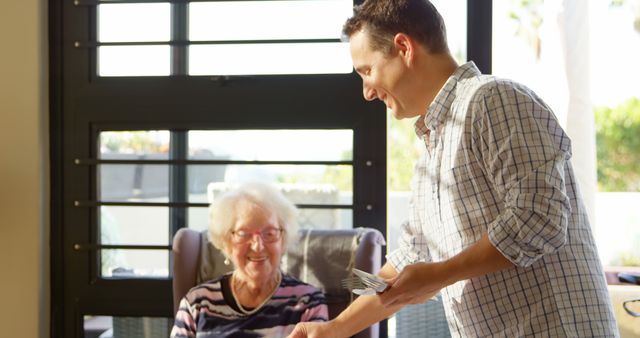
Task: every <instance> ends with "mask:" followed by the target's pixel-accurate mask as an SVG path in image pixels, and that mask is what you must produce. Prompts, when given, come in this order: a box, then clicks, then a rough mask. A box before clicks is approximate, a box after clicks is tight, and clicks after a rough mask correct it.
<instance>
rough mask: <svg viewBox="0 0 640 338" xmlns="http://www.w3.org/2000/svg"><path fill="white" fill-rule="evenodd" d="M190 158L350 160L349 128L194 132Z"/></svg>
mask: <svg viewBox="0 0 640 338" xmlns="http://www.w3.org/2000/svg"><path fill="white" fill-rule="evenodd" d="M189 158H190V159H204V160H213V159H225V160H228V159H232V160H244V161H349V160H351V159H353V131H352V130H350V129H325V130H322V129H315V130H311V129H298V130H294V129H275V130H259V129H257V130H191V131H189Z"/></svg>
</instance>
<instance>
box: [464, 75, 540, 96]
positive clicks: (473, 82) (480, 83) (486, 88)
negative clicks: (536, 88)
mask: <svg viewBox="0 0 640 338" xmlns="http://www.w3.org/2000/svg"><path fill="white" fill-rule="evenodd" d="M516 88H526V87H525V86H523V85H522V84H520V83H518V82H516V81H513V80H511V79H506V78H502V77H498V76H495V75H484V74H483V75H479V76H476V77H473V78H469V79H465V80H464V81H461V83H460V85H459V89H460V90H462V91H463V92H464V93H465V94H466V96H468V97H486V96H488V95H496V94H500V93H502V92H508V91H512V90H513V89H516ZM527 90H528V89H527Z"/></svg>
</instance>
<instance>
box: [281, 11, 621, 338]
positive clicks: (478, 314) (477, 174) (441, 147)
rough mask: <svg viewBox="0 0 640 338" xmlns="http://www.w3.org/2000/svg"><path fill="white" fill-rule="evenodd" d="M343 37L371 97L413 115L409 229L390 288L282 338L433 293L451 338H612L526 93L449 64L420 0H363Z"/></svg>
mask: <svg viewBox="0 0 640 338" xmlns="http://www.w3.org/2000/svg"><path fill="white" fill-rule="evenodd" d="M344 33H345V35H346V36H348V37H349V40H350V45H351V56H352V59H353V64H354V67H355V69H356V71H357V72H358V74H360V76H361V77H362V80H363V95H364V97H365V99H367V100H374V99H378V100H381V101H383V102H384V103H385V104H386V105H387V107H388V108H389V110H391V111H392V112H393V115H394V116H395V117H396V118H398V119H402V118H411V117H419V118H418V119H417V121H416V125H415V127H416V133H417V135H418V137H420V138H421V139H422V140H423V141H424V144H425V151H424V155H423V157H422V158H421V159H420V160H419V161H418V163H417V164H416V166H415V173H414V179H413V182H412V200H411V214H410V219H409V220H408V222H406V223H405V224H404V225H403V228H402V235H401V240H400V241H401V243H400V248H399V249H398V250H396V251H394V252H392V253H391V254H389V256H388V262H387V264H385V265H384V266H383V268H382V270H381V271H380V276H382V277H383V278H385V279H386V280H387V281H388V283H389V284H390V285H391V287H390V288H389V289H388V290H387V291H385V292H384V293H382V294H379V295H376V296H362V297H359V298H358V299H357V300H356V301H355V302H354V303H353V304H351V306H349V307H348V308H347V309H346V310H345V311H344V312H343V313H342V314H340V315H339V316H338V317H337V318H336V319H334V320H332V321H330V322H328V323H324V324H316V323H303V324H298V325H297V327H296V330H294V332H293V333H292V335H291V336H290V337H295V338H298V337H348V336H351V335H353V334H355V333H357V332H358V331H360V330H362V329H364V328H366V327H367V326H369V325H371V324H373V323H375V322H376V321H379V320H382V319H384V318H387V317H388V316H390V315H391V314H393V313H395V312H396V311H398V310H399V309H400V308H402V307H403V306H404V305H407V304H414V303H421V302H424V301H426V300H428V299H429V298H431V297H433V296H434V295H435V294H437V293H438V292H442V295H443V303H444V307H445V311H446V315H447V319H448V322H449V328H450V330H451V334H452V336H454V337H490V336H497V337H534V336H535V337H615V336H618V332H617V329H616V323H615V318H614V316H613V312H612V310H611V302H610V299H609V295H608V292H607V287H606V283H605V279H604V274H603V271H602V267H601V263H600V261H599V258H598V254H597V250H596V247H595V243H594V240H593V236H592V233H591V229H590V225H589V221H588V219H587V214H586V212H585V209H584V205H583V203H582V199H581V196H580V192H579V190H578V187H577V183H576V181H575V177H574V173H573V169H572V167H571V162H570V157H571V145H570V140H569V138H568V137H567V136H566V134H565V133H564V131H563V130H562V128H561V127H560V125H559V124H558V121H557V120H556V118H555V116H554V115H553V113H552V112H551V110H550V109H549V107H548V106H547V105H546V104H545V103H544V102H543V101H542V100H541V99H540V98H539V97H538V96H537V95H536V94H535V93H533V92H532V91H531V90H529V89H528V88H526V87H524V86H522V85H520V84H517V83H514V82H512V81H509V80H504V79H498V78H495V77H492V76H486V75H481V74H480V72H479V71H478V69H477V68H476V66H475V65H474V64H473V62H469V63H466V64H464V65H462V66H458V65H457V64H456V62H455V60H454V59H453V57H452V56H451V54H450V53H449V50H448V47H447V44H446V34H445V28H444V23H443V20H442V18H441V16H440V15H439V13H438V12H437V10H436V9H435V8H434V7H433V5H431V3H429V2H428V1H427V0H367V1H365V2H364V4H363V5H362V6H361V7H356V9H355V11H354V16H353V17H352V18H351V19H349V20H348V21H347V23H346V24H345V27H344Z"/></svg>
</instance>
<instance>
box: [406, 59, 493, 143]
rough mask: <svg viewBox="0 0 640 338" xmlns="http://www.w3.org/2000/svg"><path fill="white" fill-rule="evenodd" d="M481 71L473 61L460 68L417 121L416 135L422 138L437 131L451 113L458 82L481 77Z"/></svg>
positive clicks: (415, 126)
mask: <svg viewBox="0 0 640 338" xmlns="http://www.w3.org/2000/svg"><path fill="white" fill-rule="evenodd" d="M480 75H481V73H480V70H478V67H476V64H475V63H474V62H473V61H469V62H467V63H465V64H463V65H462V66H460V67H458V68H457V69H456V70H455V72H453V74H451V76H450V77H449V79H447V82H445V83H444V86H442V89H440V92H438V95H436V98H435V99H434V100H433V102H431V105H429V108H428V109H427V112H426V113H425V114H424V115H423V116H424V117H423V118H422V117H420V118H418V119H417V120H416V122H415V125H414V128H415V132H416V135H418V137H422V136H424V135H425V134H427V131H428V130H437V128H438V126H439V125H440V124H441V123H442V122H444V120H445V119H446V117H447V116H448V115H449V112H450V111H451V104H452V103H453V100H454V99H455V98H456V95H455V89H456V85H457V84H458V82H460V81H461V80H464V79H466V78H470V77H476V76H480Z"/></svg>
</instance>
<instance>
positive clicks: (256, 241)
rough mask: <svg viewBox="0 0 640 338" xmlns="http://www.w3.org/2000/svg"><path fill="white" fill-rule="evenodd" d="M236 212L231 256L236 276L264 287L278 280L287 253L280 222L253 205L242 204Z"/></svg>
mask: <svg viewBox="0 0 640 338" xmlns="http://www.w3.org/2000/svg"><path fill="white" fill-rule="evenodd" d="M235 212H236V220H235V223H234V225H233V228H232V235H231V245H230V248H231V250H230V251H231V252H230V254H231V259H232V260H233V262H234V264H235V266H236V274H239V277H240V278H242V279H245V280H250V281H252V282H254V283H260V284H264V283H266V282H268V281H269V280H270V279H273V278H276V276H277V274H278V273H279V267H280V259H281V257H282V254H283V252H284V246H283V244H282V238H283V237H284V233H283V231H282V227H281V226H280V224H279V222H278V218H277V217H276V215H275V214H274V213H273V212H269V211H267V210H265V209H263V208H261V207H260V206H258V205H256V204H255V203H252V202H250V201H241V202H239V203H238V205H237V206H236V210H235ZM265 285H266V284H265Z"/></svg>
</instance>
